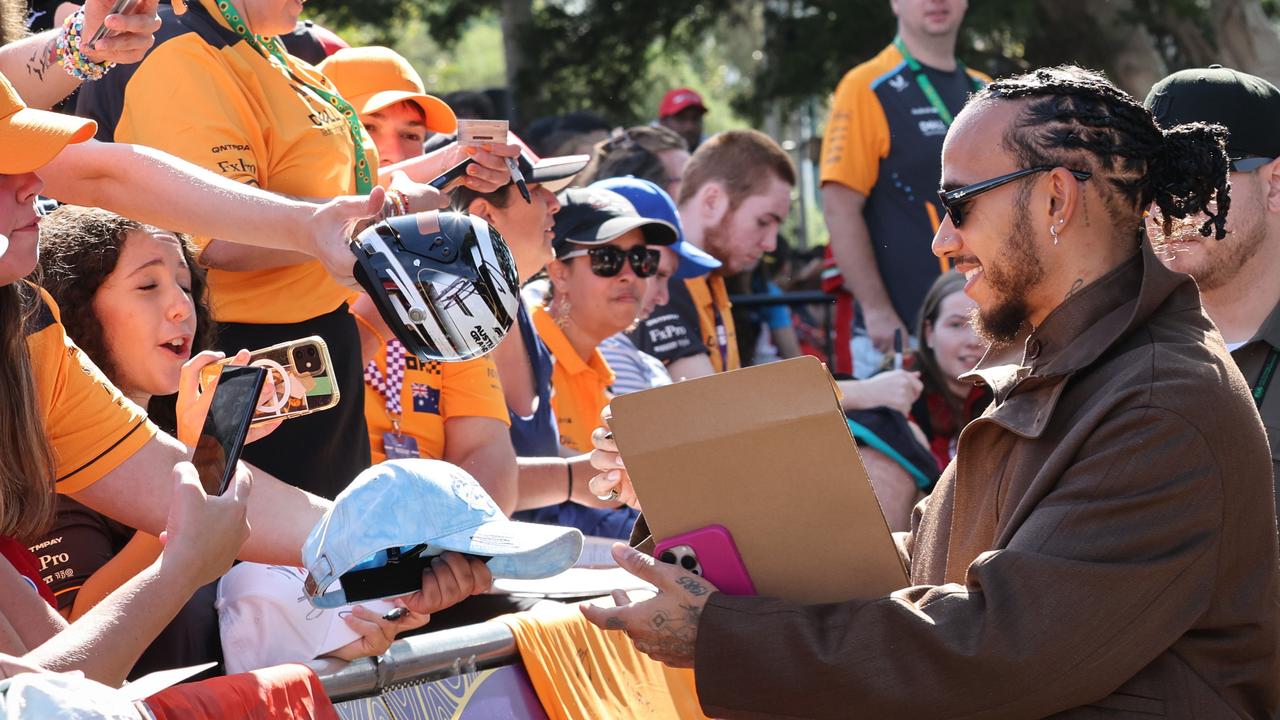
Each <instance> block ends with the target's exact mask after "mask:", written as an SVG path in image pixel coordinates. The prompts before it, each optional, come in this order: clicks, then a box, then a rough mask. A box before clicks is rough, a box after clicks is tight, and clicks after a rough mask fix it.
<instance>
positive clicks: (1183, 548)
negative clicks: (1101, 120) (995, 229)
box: [696, 250, 1280, 720]
mask: <svg viewBox="0 0 1280 720" xmlns="http://www.w3.org/2000/svg"><path fill="white" fill-rule="evenodd" d="M974 374H975V375H977V376H979V377H981V379H983V380H985V381H986V382H987V384H989V385H990V386H991V388H992V390H993V391H994V393H995V401H994V402H993V404H992V406H991V407H990V408H989V409H988V411H987V412H986V413H985V414H984V415H983V417H981V418H979V419H978V420H975V421H974V422H973V423H971V424H970V425H969V426H968V427H967V428H965V430H964V431H963V432H962V433H961V435H960V439H959V450H958V454H957V456H956V459H955V461H954V462H952V463H951V465H950V466H949V467H948V468H947V470H946V471H945V472H944V473H943V475H942V479H941V480H940V482H939V483H938V486H937V489H936V490H935V491H934V493H933V495H932V496H931V497H930V498H928V499H927V500H926V501H924V502H923V503H921V505H920V506H919V507H917V508H916V513H915V517H914V518H913V523H912V525H913V527H912V532H911V533H910V534H909V535H904V536H902V539H903V540H904V542H903V548H904V551H905V552H906V553H907V554H908V556H909V557H908V561H909V563H910V568H911V582H912V584H913V587H910V588H907V589H904V590H901V591H898V592H896V593H894V594H893V595H891V596H889V597H885V598H879V599H875V600H870V601H850V602H845V603H837V604H831V605H823V606H809V607H801V606H798V605H794V604H790V603H786V602H782V601H778V600H773V599H767V598H750V597H745V598H744V597H729V596H726V595H723V594H720V593H716V594H714V595H713V596H712V597H711V600H710V602H709V603H708V605H707V607H706V610H705V611H704V612H703V615H702V622H701V625H700V627H699V631H698V643H697V653H696V668H697V680H698V693H699V696H700V698H701V701H702V704H703V708H704V709H705V710H706V712H707V713H708V714H710V715H713V716H718V717H726V718H763V717H789V716H792V717H822V718H852V717H856V718H876V719H877V720H880V719H882V718H984V719H986V718H1040V717H1054V718H1073V719H1079V718H1108V719H1109V720H1114V719H1116V718H1153V717H1168V718H1185V719H1188V720H1189V719H1191V718H1197V719H1200V720H1207V719H1213V720H1217V719H1219V718H1269V717H1272V716H1273V713H1274V711H1275V709H1276V707H1277V703H1278V702H1280V689H1278V688H1280V676H1278V673H1280V669H1278V666H1277V660H1276V646H1277V626H1278V621H1280V617H1278V616H1280V612H1278V611H1280V603H1278V602H1277V592H1278V591H1280V588H1278V586H1277V551H1276V535H1275V532H1276V526H1275V513H1274V505H1273V503H1272V478H1271V463H1270V457H1271V456H1270V453H1269V452H1268V448H1267V440H1266V436H1265V434H1264V432H1263V428H1262V423H1261V421H1260V420H1259V418H1258V412H1257V409H1256V408H1255V407H1254V405H1253V402H1252V400H1251V399H1250V397H1249V394H1248V389H1247V388H1246V385H1245V382H1244V379H1243V377H1242V376H1241V374H1240V372H1239V370H1237V369H1236V366H1235V363H1233V362H1232V361H1231V358H1230V357H1229V356H1228V355H1227V352H1226V348H1225V347H1224V346H1223V343H1222V339H1221V337H1220V336H1219V335H1218V333H1217V331H1216V330H1215V329H1214V327H1213V325H1212V324H1211V323H1210V322H1209V320H1208V318H1207V317H1206V316H1205V314H1204V312H1203V311H1202V310H1201V307H1200V299H1199V295H1198V293H1197V291H1196V288H1195V285H1194V284H1193V283H1192V282H1191V281H1190V279H1188V278H1187V276H1185V275H1180V274H1175V273H1172V272H1170V271H1168V270H1166V269H1165V268H1164V267H1163V266H1161V265H1160V263H1159V262H1158V261H1157V260H1156V259H1155V258H1154V257H1153V256H1152V255H1151V254H1150V252H1149V251H1146V250H1144V252H1143V253H1141V256H1140V257H1135V258H1133V259H1132V260H1130V261H1129V262H1127V263H1125V264H1124V265H1122V266H1121V267H1119V268H1117V269H1116V270H1114V271H1112V272H1111V273H1109V274H1108V275H1107V276H1105V277H1103V278H1102V279H1100V280H1098V281H1097V282H1095V283H1093V284H1091V285H1089V286H1088V287H1086V288H1084V289H1083V290H1081V291H1080V292H1078V293H1077V294H1076V295H1075V296H1073V297H1071V298H1070V299H1069V300H1067V301H1066V302H1064V303H1063V304H1062V305H1061V306H1060V307H1059V308H1058V309H1057V310H1055V311H1054V312H1053V313H1052V314H1051V315H1050V316H1049V317H1048V318H1046V320H1045V321H1044V323H1043V324H1042V325H1041V327H1039V328H1038V329H1036V331H1035V332H1033V333H1030V334H1029V335H1028V336H1026V337H1025V341H1024V342H1018V343H1014V344H1013V345H1011V346H1006V347H1005V348H1003V349H1002V350H999V351H997V350H993V351H992V352H990V353H988V355H987V357H985V358H983V360H982V362H981V363H980V364H979V366H978V368H977V369H976V370H975V373H974Z"/></svg>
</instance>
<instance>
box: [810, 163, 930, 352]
mask: <svg viewBox="0 0 1280 720" xmlns="http://www.w3.org/2000/svg"><path fill="white" fill-rule="evenodd" d="M866 202H867V196H866V195H863V194H862V193H860V192H858V191H857V190H854V189H852V188H850V187H848V186H846V185H842V184H840V183H838V182H825V183H823V184H822V214H823V216H824V217H825V218H826V221H827V232H828V233H830V236H831V254H832V255H833V256H834V257H835V260H836V265H837V266H839V268H840V273H841V274H842V275H843V276H844V282H845V286H846V287H847V288H848V289H849V292H851V293H853V297H854V299H856V300H857V301H858V304H859V305H860V306H862V317H863V320H864V321H865V322H866V324H867V334H868V335H869V336H870V337H871V341H872V342H873V343H875V346H876V349H878V350H880V352H889V351H891V350H892V349H893V331H894V330H896V329H901V330H902V332H903V333H904V335H905V334H909V331H908V330H907V326H906V324H905V323H903V322H902V319H901V318H899V317H898V313H897V311H895V310H894V309H893V303H892V302H890V300H889V291H888V290H886V289H885V286H884V280H883V279H882V278H881V277H880V269H879V267H878V266H877V265H876V256H875V251H874V250H872V248H871V231H870V230H869V229H868V228H867V221H866V218H864V217H863V215H862V210H863V206H865V205H866Z"/></svg>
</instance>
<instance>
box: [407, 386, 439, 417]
mask: <svg viewBox="0 0 1280 720" xmlns="http://www.w3.org/2000/svg"><path fill="white" fill-rule="evenodd" d="M413 411H414V412H420V413H431V414H432V415H439V414H440V390H439V388H433V387H431V386H430V385H427V384H426V383H413Z"/></svg>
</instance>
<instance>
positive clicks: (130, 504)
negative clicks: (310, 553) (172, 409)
mask: <svg viewBox="0 0 1280 720" xmlns="http://www.w3.org/2000/svg"><path fill="white" fill-rule="evenodd" d="M189 455H190V453H189V451H188V450H187V448H186V447H185V446H183V445H182V443H180V442H178V441H177V440H175V439H173V438H172V437H170V436H169V435H167V434H165V433H163V432H158V433H156V435H155V437H153V438H151V440H149V441H148V442H147V444H146V445H143V446H142V449H141V450H139V451H138V452H136V453H134V454H133V455H131V456H130V457H129V458H128V459H127V460H125V461H124V462H122V463H121V464H120V465H119V466H117V467H116V468H115V469H113V470H112V471H111V472H109V473H107V474H106V475H104V476H103V477H102V478H101V479H99V480H98V481H97V482H95V483H93V484H92V485H89V486H88V487H86V488H84V489H82V490H80V491H79V492H76V493H74V494H73V495H72V497H73V498H74V499H75V500H77V501H79V502H81V503H84V504H85V505H88V506H89V507H91V508H93V509H94V510H97V511H98V512H100V513H102V514H103V515H106V516H107V517H110V518H112V519H114V520H117V521H119V522H121V523H124V524H125V525H128V526H129V527H132V528H137V529H139V530H142V531H143V532H149V533H151V534H152V535H157V534H159V533H160V531H161V530H163V529H164V524H165V517H166V516H167V513H168V508H169V503H170V499H171V493H172V491H173V483H171V482H169V481H168V478H166V477H165V473H164V472H163V470H162V468H167V467H173V466H174V464H176V463H178V462H182V461H184V460H187V459H188V457H189ZM252 472H253V475H254V488H253V497H252V498H251V499H250V500H249V522H250V524H251V525H252V527H253V529H254V530H253V533H252V534H251V535H250V536H249V540H248V542H246V543H245V544H244V549H243V551H242V553H241V557H240V559H242V560H251V561H253V562H260V563H265V564H275V565H294V566H297V565H301V564H302V543H303V541H304V540H306V538H307V534H308V533H310V532H311V528H312V527H314V526H315V524H316V523H317V522H319V520H320V518H321V516H323V515H324V512H325V510H326V509H328V506H329V503H328V502H327V501H325V500H323V499H321V498H318V497H316V496H314V495H310V494H308V493H306V492H303V491H302V490H299V489H297V488H295V487H291V486H289V485H286V484H284V483H283V482H281V481H279V480H277V479H276V478H273V477H271V476H270V475H268V474H267V473H265V472H263V471H262V470H259V469H257V468H252ZM139 498H145V499H146V502H139Z"/></svg>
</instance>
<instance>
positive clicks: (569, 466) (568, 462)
mask: <svg viewBox="0 0 1280 720" xmlns="http://www.w3.org/2000/svg"><path fill="white" fill-rule="evenodd" d="M564 469H565V470H568V471H569V492H568V493H566V494H565V496H564V501H565V502H569V501H570V500H572V499H573V461H572V460H565V461H564Z"/></svg>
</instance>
